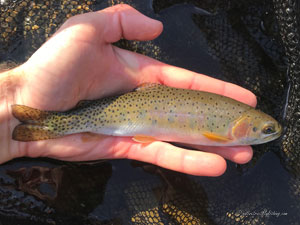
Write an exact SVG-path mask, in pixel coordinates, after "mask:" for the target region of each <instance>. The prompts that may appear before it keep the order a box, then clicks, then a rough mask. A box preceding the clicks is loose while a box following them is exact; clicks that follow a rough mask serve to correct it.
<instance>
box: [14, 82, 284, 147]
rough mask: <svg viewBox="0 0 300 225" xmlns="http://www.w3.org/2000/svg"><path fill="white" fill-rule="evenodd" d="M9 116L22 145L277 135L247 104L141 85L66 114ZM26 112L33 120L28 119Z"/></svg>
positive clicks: (231, 140)
mask: <svg viewBox="0 0 300 225" xmlns="http://www.w3.org/2000/svg"><path fill="white" fill-rule="evenodd" d="M24 111H26V114H25V113H23V112H24ZM31 111H32V113H30V112H31ZM13 114H14V115H15V117H16V118H18V119H19V120H20V121H21V122H22V124H20V125H18V126H17V127H16V128H15V130H14V132H13V138H14V139H15V140H20V141H33V140H40V139H49V138H57V137H61V136H65V135H69V134H74V133H82V132H93V133H99V134H104V135H113V136H133V137H135V139H134V140H136V141H141V142H145V140H146V142H147V140H149V141H153V140H162V141H169V142H180V143H189V144H201V145H212V146H219V145H222V146H223V145H246V144H247V145H248V144H258V143H264V142H267V141H270V140H273V139H275V138H277V137H278V136H279V135H280V133H281V126H280V125H279V124H278V122H277V121H275V120H274V119H273V118H272V117H270V116H269V115H267V114H265V113H263V112H261V111H258V110H256V109H254V108H253V107H251V106H249V105H246V104H243V103H241V102H238V101H236V100H233V99H231V98H228V97H225V96H221V95H217V94H213V93H209V92H202V91H196V90H188V89H179V88H173V87H168V86H164V85H160V84H144V85H142V86H140V87H138V88H137V89H135V90H134V91H132V92H128V93H125V94H123V95H119V96H113V97H107V98H103V99H99V100H93V101H81V102H79V104H78V105H77V106H76V107H75V108H74V109H72V110H70V111H67V112H51V111H40V110H37V109H32V108H29V107H27V106H19V105H15V106H13ZM28 114H30V118H31V120H28V118H26V115H27V116H28ZM24 115H25V116H24ZM32 115H37V117H38V118H32ZM22 116H23V117H24V118H23V117H22ZM41 118H42V119H41ZM34 121H37V122H34ZM30 126H31V127H34V129H33V128H32V130H33V132H30V131H29V130H30V129H29V127H30ZM24 127H26V132H24V130H22V129H24ZM266 127H267V128H269V129H271V131H269V133H268V134H266V132H265V133H264V132H263V131H264V129H266ZM43 132H44V134H42V135H41V133H43ZM45 132H46V134H45ZM141 137H143V138H141Z"/></svg>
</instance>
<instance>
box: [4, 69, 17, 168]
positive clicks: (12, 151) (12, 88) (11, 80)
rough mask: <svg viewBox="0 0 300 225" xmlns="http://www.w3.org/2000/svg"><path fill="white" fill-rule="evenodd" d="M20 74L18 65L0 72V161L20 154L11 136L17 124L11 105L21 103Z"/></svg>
mask: <svg viewBox="0 0 300 225" xmlns="http://www.w3.org/2000/svg"><path fill="white" fill-rule="evenodd" d="M22 74H23V73H22V70H21V69H20V67H17V68H14V69H11V70H7V71H4V72H0V130H1V132H0V163H3V162H6V161H8V160H10V159H13V158H15V157H19V156H20V154H19V153H20V150H19V145H18V144H17V142H15V141H13V140H12V138H11V134H12V131H13V128H14V127H15V126H16V125H17V124H18V121H17V120H16V119H15V118H14V117H13V115H12V113H11V105H12V104H20V103H21V95H20V90H21V87H22V82H21V81H22Z"/></svg>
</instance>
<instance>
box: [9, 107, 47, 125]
mask: <svg viewBox="0 0 300 225" xmlns="http://www.w3.org/2000/svg"><path fill="white" fill-rule="evenodd" d="M11 109H12V114H13V115H14V117H16V118H17V119H18V120H19V121H21V122H24V123H31V124H41V123H42V122H43V121H44V120H45V119H46V118H47V117H48V116H49V114H50V113H49V112H47V111H42V110H38V109H33V108H31V107H28V106H25V105H12V106H11Z"/></svg>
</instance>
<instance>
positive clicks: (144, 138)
mask: <svg viewBox="0 0 300 225" xmlns="http://www.w3.org/2000/svg"><path fill="white" fill-rule="evenodd" d="M132 140H134V141H136V142H139V143H151V142H153V141H157V139H155V138H154V137H151V136H146V135H135V136H134V137H133V138H132Z"/></svg>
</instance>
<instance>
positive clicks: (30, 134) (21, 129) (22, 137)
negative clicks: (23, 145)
mask: <svg viewBox="0 0 300 225" xmlns="http://www.w3.org/2000/svg"><path fill="white" fill-rule="evenodd" d="M61 136H62V135H60V134H59V133H56V132H55V131H54V130H51V129H49V128H48V127H46V126H41V125H32V124H19V125H17V126H16V127H15V129H14V131H13V134H12V138H13V139H14V140H16V141H38V140H47V139H53V138H58V137H61Z"/></svg>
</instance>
